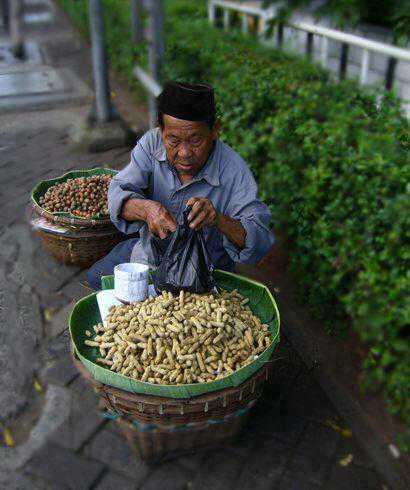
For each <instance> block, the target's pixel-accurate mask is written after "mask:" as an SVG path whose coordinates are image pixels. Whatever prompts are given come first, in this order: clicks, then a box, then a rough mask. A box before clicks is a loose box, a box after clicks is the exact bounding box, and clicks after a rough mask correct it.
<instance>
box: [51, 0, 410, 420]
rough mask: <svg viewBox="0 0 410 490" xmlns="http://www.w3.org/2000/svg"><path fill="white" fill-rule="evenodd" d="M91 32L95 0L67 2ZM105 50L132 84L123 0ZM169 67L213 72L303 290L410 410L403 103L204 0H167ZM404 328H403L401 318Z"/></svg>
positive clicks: (179, 74)
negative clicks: (225, 18)
mask: <svg viewBox="0 0 410 490" xmlns="http://www.w3.org/2000/svg"><path fill="white" fill-rule="evenodd" d="M60 2H61V3H62V4H63V6H64V7H65V8H66V9H67V10H68V12H69V13H70V14H71V15H72V17H73V19H74V21H75V22H76V23H77V24H78V25H79V26H80V27H82V28H83V29H84V31H86V29H87V19H86V2H85V1H84V0H75V1H73V0H60ZM105 5H106V7H107V8H106V11H107V20H109V22H107V42H108V50H109V55H110V61H111V64H112V65H113V67H114V68H116V69H117V70H119V71H120V72H121V73H123V74H124V75H125V76H126V77H128V79H129V80H130V83H132V84H134V86H136V85H135V81H134V80H133V77H132V66H133V65H134V63H135V62H137V61H138V62H139V63H142V64H144V63H145V61H146V53H145V47H141V46H133V45H132V43H131V41H130V35H129V27H128V26H129V18H128V8H127V2H125V1H124V2H122V3H121V6H120V7H119V6H118V2H117V1H115V0H105ZM166 33H167V36H166V44H167V49H166V63H165V66H166V73H165V75H166V78H167V79H181V80H182V79H183V80H187V81H198V80H202V81H207V82H210V83H212V84H213V85H214V86H215V88H216V92H217V99H218V103H219V112H220V115H221V118H222V123H223V134H222V138H223V139H224V140H225V141H226V142H227V143H228V144H230V145H231V146H232V147H233V148H234V149H235V150H237V151H238V152H239V153H240V154H241V155H242V156H243V157H244V158H245V159H246V161H247V162H248V163H249V165H250V166H251V168H252V170H253V171H254V173H255V175H256V177H257V178H258V181H259V184H260V191H261V195H262V198H263V199H264V200H265V201H266V202H267V203H268V204H269V205H270V208H271V210H272V213H273V217H274V222H275V227H276V228H277V230H279V231H280V232H281V233H282V234H284V233H286V236H287V238H288V241H289V246H290V250H291V270H292V272H293V274H294V276H295V278H296V279H297V281H298V284H299V286H300V297H301V300H302V301H305V302H307V303H308V304H309V305H310V307H311V309H312V311H313V312H314V313H315V314H316V315H317V316H319V317H320V318H322V319H324V320H325V321H326V324H327V326H328V329H329V331H330V332H333V333H340V332H343V331H345V330H346V328H348V327H350V326H353V328H354V329H355V330H356V331H357V332H358V334H359V336H360V338H361V339H362V340H363V341H364V342H365V343H366V344H367V345H368V346H369V354H368V357H367V360H366V363H365V369H366V372H367V376H366V384H367V385H368V386H372V387H383V389H384V390H385V393H386V395H387V399H388V401H389V405H390V408H391V410H392V412H394V413H399V414H400V415H401V416H402V417H403V418H404V419H406V420H407V422H410V406H409V404H410V401H409V400H410V399H409V397H408V396H407V395H408V386H409V381H410V372H409V371H410V368H409V359H410V345H409V342H408V340H409V338H408V335H409V330H408V325H409V320H410V297H409V294H408V293H409V291H410V274H409V258H410V257H409V255H410V252H409V248H408V246H406V239H407V243H408V239H409V230H410V200H409V184H408V182H409V178H410V165H409V163H410V162H409V157H408V155H409V152H408V150H409V137H408V136H409V125H408V122H407V121H406V119H405V118H404V117H403V116H402V115H401V113H400V109H399V105H398V102H397V101H396V100H395V98H394V97H393V96H386V97H385V98H384V100H383V102H382V103H381V106H380V107H379V108H378V107H377V104H376V94H375V93H370V92H368V91H367V92H364V91H362V90H360V89H359V88H358V87H357V85H356V84H355V83H353V82H348V81H347V82H343V83H340V84H335V83H333V82H332V81H331V80H330V77H329V75H328V74H327V73H325V72H324V71H322V70H321V69H319V68H318V67H316V66H313V65H312V64H309V63H308V62H305V61H304V60H301V59H295V58H292V57H290V56H285V55H284V54H282V53H279V52H277V51H275V50H270V49H267V48H264V47H261V46H260V45H259V44H258V43H257V42H256V41H255V40H253V39H251V38H244V37H243V36H242V35H241V34H240V33H239V32H235V33H229V34H228V33H225V32H223V31H221V30H219V29H216V28H211V27H210V26H209V24H208V21H207V20H206V11H205V2H203V1H194V0H173V1H170V0H169V1H167V2H166ZM406 326H407V330H405V329H406Z"/></svg>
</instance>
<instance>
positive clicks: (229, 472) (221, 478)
mask: <svg viewBox="0 0 410 490" xmlns="http://www.w3.org/2000/svg"><path fill="white" fill-rule="evenodd" d="M242 466H243V461H242V460H241V459H240V458H237V457H235V456H233V455H232V454H230V453H229V452H228V450H223V449H220V450H217V451H210V452H209V453H208V457H207V458H206V459H205V460H204V464H203V466H202V467H201V468H200V470H199V471H198V473H197V474H196V476H195V478H194V479H193V481H192V486H190V489H192V490H208V489H212V490H229V489H230V488H234V485H235V482H236V481H237V479H238V477H239V473H240V471H241V469H242Z"/></svg>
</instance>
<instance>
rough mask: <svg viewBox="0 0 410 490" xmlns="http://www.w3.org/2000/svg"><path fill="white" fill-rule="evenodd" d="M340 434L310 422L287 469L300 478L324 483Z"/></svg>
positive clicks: (314, 482) (317, 483)
mask: <svg viewBox="0 0 410 490" xmlns="http://www.w3.org/2000/svg"><path fill="white" fill-rule="evenodd" d="M339 438H340V435H339V434H338V433H337V432H335V431H334V430H332V429H329V428H327V427H323V426H321V425H319V424H315V423H310V424H309V426H308V428H307V430H306V432H305V433H304V434H303V436H302V439H301V440H300V441H299V443H298V445H297V447H296V449H295V452H294V454H293V456H292V459H291V461H290V462H289V464H288V466H287V470H288V471H289V472H290V473H291V474H292V475H293V474H294V475H295V476H296V477H297V478H299V479H302V477H303V479H304V480H305V481H307V482H309V483H313V484H316V485H322V484H323V482H324V480H325V478H326V476H327V472H328V470H329V468H330V465H331V462H332V460H333V458H334V455H335V452H336V448H337V445H338V441H339Z"/></svg>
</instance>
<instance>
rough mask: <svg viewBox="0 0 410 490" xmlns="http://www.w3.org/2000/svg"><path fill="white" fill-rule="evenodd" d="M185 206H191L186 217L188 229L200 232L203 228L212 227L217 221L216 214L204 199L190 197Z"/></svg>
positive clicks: (210, 204)
mask: <svg viewBox="0 0 410 490" xmlns="http://www.w3.org/2000/svg"><path fill="white" fill-rule="evenodd" d="M187 206H192V210H191V212H190V213H189V215H188V221H189V227H190V228H192V229H193V230H200V229H201V228H202V227H203V226H214V225H216V224H217V221H218V212H217V211H216V210H215V208H214V207H213V205H212V203H211V201H210V200H209V199H206V198H205V197H192V198H191V199H190V200H189V201H188V202H187Z"/></svg>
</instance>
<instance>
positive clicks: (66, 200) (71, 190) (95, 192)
mask: <svg viewBox="0 0 410 490" xmlns="http://www.w3.org/2000/svg"><path fill="white" fill-rule="evenodd" d="M111 179H112V175H108V174H107V175H93V176H91V177H77V178H75V179H68V180H67V181H66V182H62V183H61V184H55V185H53V186H52V187H50V188H49V189H47V191H46V193H45V194H44V196H42V197H41V198H40V199H39V204H40V206H42V207H43V208H44V209H45V210H46V211H49V212H51V213H55V212H61V211H62V212H66V213H71V214H73V215H75V216H80V217H82V218H91V217H93V216H94V217H102V216H106V215H107V214H108V208H107V193H108V186H109V185H110V182H111Z"/></svg>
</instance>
